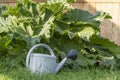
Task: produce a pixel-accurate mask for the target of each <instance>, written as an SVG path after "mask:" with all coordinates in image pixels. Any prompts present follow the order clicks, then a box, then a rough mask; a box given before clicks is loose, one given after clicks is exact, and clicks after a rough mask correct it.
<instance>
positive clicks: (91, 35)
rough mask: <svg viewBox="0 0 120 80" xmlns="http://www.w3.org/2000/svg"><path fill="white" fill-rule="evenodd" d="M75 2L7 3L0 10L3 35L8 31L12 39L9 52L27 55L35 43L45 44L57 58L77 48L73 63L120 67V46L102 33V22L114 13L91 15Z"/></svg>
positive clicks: (25, 1) (26, 1) (20, 0)
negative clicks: (77, 6)
mask: <svg viewBox="0 0 120 80" xmlns="http://www.w3.org/2000/svg"><path fill="white" fill-rule="evenodd" d="M72 2H74V0H47V1H46V2H43V3H36V2H34V1H31V0H18V2H17V4H16V5H15V6H14V7H9V6H6V7H5V10H3V11H2V12H0V36H2V35H1V34H3V33H6V36H7V38H9V39H10V40H11V41H10V42H9V44H8V45H7V46H8V47H7V49H8V50H7V51H8V54H9V53H11V54H12V53H13V54H14V53H16V52H17V53H23V52H24V53H25V54H27V52H28V50H29V49H30V48H31V47H32V46H34V45H35V44H38V43H45V44H47V45H49V46H50V47H51V48H52V49H53V51H54V53H55V55H56V56H57V58H58V61H60V60H61V59H62V58H63V56H65V55H66V54H67V53H68V52H69V51H70V50H71V49H76V50H77V52H78V59H77V60H76V61H75V64H72V65H76V66H77V65H79V66H84V67H85V66H94V65H96V63H99V64H101V63H102V65H103V66H105V67H107V68H108V67H111V66H112V68H113V67H115V66H119V65H117V62H118V61H119V59H120V57H119V53H120V47H119V46H118V45H116V44H115V43H113V42H111V41H109V40H108V39H105V38H103V37H101V36H100V27H99V26H100V23H101V21H103V20H104V19H111V16H110V15H109V14H108V13H106V12H103V11H100V12H97V13H96V14H91V13H89V12H88V11H83V10H80V9H75V8H74V7H72V5H71V3H72ZM0 9H3V8H0ZM105 27H107V26H105ZM0 40H2V39H1V38H0ZM13 44H14V45H13ZM21 44H22V45H21ZM3 45H5V43H4V44H3ZM23 45H24V47H22V46H23ZM15 46H17V48H15ZM68 63H71V61H68ZM69 66H70V65H69Z"/></svg>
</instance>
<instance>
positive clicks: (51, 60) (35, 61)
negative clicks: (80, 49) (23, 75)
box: [26, 44, 77, 73]
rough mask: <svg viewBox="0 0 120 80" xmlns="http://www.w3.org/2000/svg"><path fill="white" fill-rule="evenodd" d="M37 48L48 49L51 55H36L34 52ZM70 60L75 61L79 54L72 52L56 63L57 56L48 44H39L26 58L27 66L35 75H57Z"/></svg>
mask: <svg viewBox="0 0 120 80" xmlns="http://www.w3.org/2000/svg"><path fill="white" fill-rule="evenodd" d="M37 47H44V48H46V49H47V50H48V51H49V52H50V54H51V55H48V54H42V53H39V54H38V53H34V50H35V48H37ZM68 58H71V59H72V60H75V59H76V58H77V52H76V51H75V50H71V51H70V52H69V53H68V55H67V56H66V57H65V58H64V59H63V60H62V61H61V62H60V63H56V56H55V55H54V53H53V51H52V49H51V48H50V47H49V46H48V45H46V44H37V45H35V46H33V47H32V48H31V49H30V50H29V52H28V55H27V57H26V66H27V68H28V69H29V70H30V71H31V72H35V73H57V72H58V71H59V70H60V69H61V68H62V66H63V65H64V63H65V62H66V61H67V59H68Z"/></svg>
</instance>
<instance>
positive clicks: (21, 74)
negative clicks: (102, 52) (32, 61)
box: [0, 67, 120, 80]
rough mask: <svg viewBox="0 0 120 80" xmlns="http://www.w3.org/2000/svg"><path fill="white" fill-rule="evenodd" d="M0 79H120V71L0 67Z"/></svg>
mask: <svg viewBox="0 0 120 80" xmlns="http://www.w3.org/2000/svg"><path fill="white" fill-rule="evenodd" d="M0 80H120V71H111V70H105V69H104V70H101V69H80V70H79V71H76V70H65V69H64V70H62V71H61V72H59V73H58V74H43V75H40V74H32V73H30V72H29V71H28V70H27V69H26V68H23V67H17V68H13V69H8V70H6V69H5V68H1V70H0Z"/></svg>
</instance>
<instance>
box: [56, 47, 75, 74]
mask: <svg viewBox="0 0 120 80" xmlns="http://www.w3.org/2000/svg"><path fill="white" fill-rule="evenodd" d="M68 58H70V59H72V60H75V59H76V58H77V51H76V50H74V49H72V50H70V52H69V53H68V54H67V56H66V57H65V58H64V59H63V60H62V61H61V62H60V63H59V64H58V65H57V67H56V69H55V73H58V72H59V70H60V69H61V68H62V66H63V65H64V63H65V62H66V61H67V59H68Z"/></svg>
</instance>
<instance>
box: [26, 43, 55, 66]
mask: <svg viewBox="0 0 120 80" xmlns="http://www.w3.org/2000/svg"><path fill="white" fill-rule="evenodd" d="M37 47H45V48H46V49H48V51H49V52H50V53H51V56H53V57H55V55H54V53H53V51H52V49H51V48H50V47H49V46H48V45H46V44H36V45H34V46H33V47H32V48H31V49H30V50H29V52H28V54H27V57H26V66H27V67H28V68H29V60H30V55H31V53H33V51H34V49H35V48H37ZM55 58H56V57H55Z"/></svg>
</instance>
